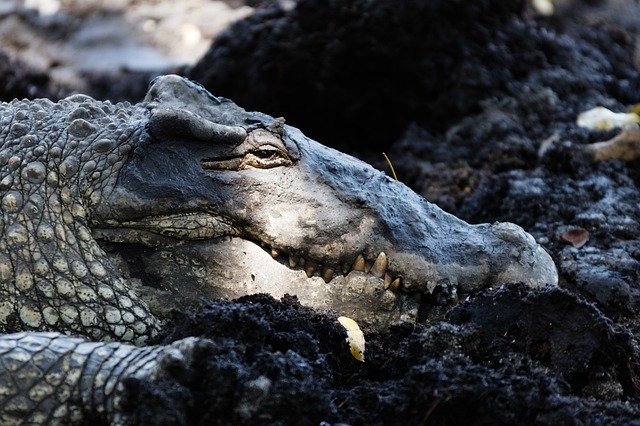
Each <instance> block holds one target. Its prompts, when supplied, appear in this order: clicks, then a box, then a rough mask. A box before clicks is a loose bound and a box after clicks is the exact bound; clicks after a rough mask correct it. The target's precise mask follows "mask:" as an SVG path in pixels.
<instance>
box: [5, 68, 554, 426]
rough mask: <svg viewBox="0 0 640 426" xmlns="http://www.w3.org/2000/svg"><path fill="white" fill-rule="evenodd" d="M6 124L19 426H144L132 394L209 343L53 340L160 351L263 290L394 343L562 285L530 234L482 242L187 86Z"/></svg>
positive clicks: (452, 220) (475, 231)
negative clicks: (402, 328)
mask: <svg viewBox="0 0 640 426" xmlns="http://www.w3.org/2000/svg"><path fill="white" fill-rule="evenodd" d="M0 119H1V120H2V121H1V122H0V141H2V146H1V148H0V170H1V175H0V199H1V205H2V216H1V217H0V226H1V229H2V234H1V235H0V331H2V332H4V333H10V332H16V331H26V332H30V333H23V334H18V335H5V336H2V337H0V395H1V396H2V401H0V422H2V423H3V424H5V423H12V422H17V421H19V420H20V419H22V420H25V419H28V420H29V421H31V422H33V423H45V422H53V423H55V422H60V423H71V422H76V421H81V420H82V418H83V416H84V415H85V414H86V413H88V412H90V413H92V415H97V416H99V417H104V418H105V419H107V420H108V421H110V422H114V423H116V424H117V423H120V422H126V418H123V417H122V416H121V414H119V413H120V411H119V408H118V407H119V402H118V395H119V392H121V390H122V386H121V385H119V383H120V381H121V380H122V378H124V377H127V376H130V375H136V376H137V377H150V378H155V377H159V376H162V375H163V374H164V372H165V371H164V370H165V367H164V365H165V364H164V361H163V360H165V359H171V360H173V361H172V362H175V359H179V360H182V361H184V362H188V359H189V356H190V354H191V352H192V351H193V347H194V345H195V346H197V345H202V344H207V342H206V341H203V340H198V339H190V340H187V341H181V342H177V343H175V344H174V345H171V346H168V347H146V348H138V347H135V346H131V345H127V344H124V343H91V342H88V341H85V340H82V339H78V338H71V337H66V336H63V335H59V334H56V333H44V334H43V333H35V331H56V332H63V333H65V334H76V335H80V336H84V337H88V338H90V339H93V340H100V341H108V340H118V341H120V342H130V343H135V344H137V345H142V344H144V342H145V341H146V340H147V339H148V338H149V337H152V336H154V335H155V334H156V333H157V332H158V330H159V328H160V327H161V326H162V321H163V320H162V318H161V316H162V315H163V314H164V313H165V311H166V309H162V307H163V306H164V307H167V306H169V307H170V306H172V304H171V303H170V302H174V301H177V303H178V304H183V303H198V302H200V301H201V300H203V299H210V298H211V297H230V296H238V295H241V294H247V293H252V292H256V291H262V292H269V293H272V294H274V295H276V296H279V295H282V294H284V293H287V292H288V293H295V294H296V295H298V297H299V298H300V299H301V301H302V302H303V303H307V304H309V305H311V306H315V307H320V308H323V307H325V308H332V309H334V310H335V311H336V312H338V313H339V314H344V315H349V316H352V317H354V318H355V319H358V320H361V321H365V322H369V323H382V324H386V323H388V322H390V321H396V320H398V319H401V320H416V319H417V317H418V316H419V315H420V313H421V312H422V313H424V312H425V311H427V310H428V309H427V308H426V306H427V305H429V304H431V303H433V302H441V303H447V302H450V301H454V300H455V299H456V297H457V296H458V295H460V294H463V295H465V294H470V293H473V292H476V291H478V290H480V289H482V288H486V287H490V286H499V285H501V284H504V283H507V282H514V281H521V282H525V283H527V284H529V285H530V286H533V287H542V286H546V285H556V284H557V272H556V269H555V266H554V264H553V262H552V261H551V258H550V257H549V255H548V254H547V253H546V252H545V251H544V249H542V248H541V247H540V246H539V245H538V244H536V242H535V241H534V240H533V238H532V237H531V236H530V235H529V234H527V233H526V232H524V231H523V230H522V229H521V228H520V227H518V226H516V225H513V224H509V223H495V224H492V225H489V224H482V225H469V224H467V223H465V222H464V221H461V220H459V219H457V218H456V217H454V216H452V215H450V214H447V213H445V212H443V211H442V210H440V209H439V208H438V207H437V206H435V205H433V204H430V203H428V202H427V201H426V200H424V199H423V198H422V197H420V196H418V195H417V194H415V193H414V192H413V191H411V190H410V189H409V188H407V187H406V186H405V185H403V184H402V183H399V182H397V181H395V180H392V179H390V178H389V177H387V176H386V175H385V174H383V173H381V172H379V171H376V170H375V169H373V168H372V167H370V166H369V165H367V164H365V163H363V162H361V161H358V160H356V159H354V158H352V157H350V156H347V155H345V154H342V153H340V152H337V151H335V150H332V149H330V148H327V147H324V146H322V145H320V144H318V143H317V142H314V141H312V140H309V139H308V138H306V137H305V136H304V135H303V134H302V133H301V132H300V131H298V130H297V129H295V128H293V127H290V126H286V125H284V120H282V119H274V118H272V117H269V116H267V115H264V114H261V113H255V112H246V111H244V110H243V109H241V108H240V107H238V106H236V105H235V104H233V103H232V102H231V101H229V100H226V99H222V98H216V97H214V96H212V95H211V94H209V93H208V92H206V91H205V90H204V89H203V88H202V87H201V86H199V85H197V84H195V83H193V82H190V81H188V80H185V79H182V78H180V77H177V76H164V77H161V78H158V79H156V80H155V81H154V82H153V83H152V85H151V87H150V89H149V92H148V94H147V97H146V98H145V100H144V102H142V103H140V104H138V105H129V104H127V103H125V104H118V105H112V104H110V103H109V102H98V101H95V100H93V99H91V98H89V97H86V96H82V95H77V96H72V97H70V98H67V99H64V100H62V101H60V102H59V103H57V104H54V103H52V102H50V101H48V100H36V101H31V102H29V101H14V102H12V103H10V104H1V105H0ZM145 250H147V251H146V252H145ZM140 253H142V254H140ZM132 259H133V260H132ZM141 265H142V266H141ZM149 271H154V273H153V274H150V272H149ZM145 284H153V286H150V285H145ZM174 303H175V302H174ZM423 316H424V315H423ZM185 360H187V361H185ZM182 361H181V362H182ZM60 392H62V394H61V393H60ZM60 395H64V396H65V397H64V398H62V397H60Z"/></svg>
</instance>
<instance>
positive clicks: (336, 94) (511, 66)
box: [188, 0, 541, 151]
mask: <svg viewBox="0 0 640 426" xmlns="http://www.w3.org/2000/svg"><path fill="white" fill-rule="evenodd" d="M289 4H293V3H292V2H290V3H289ZM524 4H525V2H524V1H489V0H482V1H475V2H472V3H468V4H464V5H463V4H460V3H459V2H450V1H421V0H410V1H407V0H378V1H375V2H371V1H367V0H354V1H349V2H346V3H345V2H344V1H338V0H299V1H298V2H296V3H295V7H291V8H287V9H286V10H285V9H282V8H278V7H275V8H268V9H265V10H261V11H258V12H257V13H255V14H254V15H253V16H251V17H249V18H248V19H245V20H243V21H240V22H238V23H237V24H235V25H234V26H232V27H231V28H230V29H229V30H228V31H227V32H225V33H224V34H222V35H221V36H219V37H218V38H217V39H216V40H215V42H214V44H213V45H212V47H211V49H210V50H209V52H208V53H207V54H206V55H205V57H204V58H203V59H202V60H201V61H200V62H199V63H198V64H197V65H196V66H195V67H193V69H192V70H191V71H190V72H189V73H188V75H189V77H190V78H193V79H195V80H197V81H199V82H200V83H202V84H203V85H204V86H205V87H207V89H209V90H210V91H211V92H212V93H215V94H219V95H222V96H226V97H229V98H231V99H234V100H235V101H236V102H237V103H238V104H239V105H242V106H244V107H245V108H248V109H255V110H260V111H264V112H267V113H269V114H272V115H275V116H285V117H286V118H287V120H289V122H290V123H291V124H293V125H294V126H297V127H300V128H302V129H304V130H305V132H306V133H307V134H308V135H309V136H310V137H312V138H315V139H317V140H319V141H321V142H322V143H325V144H328V145H333V146H339V147H342V148H345V149H349V150H352V151H364V150H370V149H379V148H381V147H385V146H388V145H389V144H390V143H391V142H392V141H393V140H394V139H395V138H396V137H397V136H399V135H400V134H401V133H402V131H403V130H404V128H405V127H406V126H407V124H409V123H411V122H412V121H418V122H420V123H422V124H424V125H426V126H428V127H429V128H432V129H433V128H437V129H443V128H446V127H447V126H449V125H450V124H451V123H453V122H455V121H456V120H458V119H460V117H463V116H465V115H467V114H469V113H471V112H474V111H476V110H477V108H478V102H479V101H480V100H481V99H483V98H484V97H486V94H487V90H489V89H490V90H494V89H496V88H499V87H502V86H505V85H507V84H508V83H509V82H510V81H511V80H514V79H517V78H519V77H520V75H522V74H526V73H528V72H529V70H530V69H533V68H534V67H535V66H536V65H537V64H538V56H539V54H538V53H536V51H537V50H539V48H540V47H541V46H538V44H539V40H538V39H536V38H530V37H529V34H524V33H521V34H520V35H521V36H520V37H517V38H516V37H514V36H513V35H514V34H511V33H514V31H511V33H509V32H504V30H503V29H504V28H506V27H509V26H510V25H513V24H510V22H511V21H513V20H514V19H515V18H516V17H517V16H518V14H520V13H522V11H523V10H524ZM516 47H517V48H516ZM510 52H515V53H510Z"/></svg>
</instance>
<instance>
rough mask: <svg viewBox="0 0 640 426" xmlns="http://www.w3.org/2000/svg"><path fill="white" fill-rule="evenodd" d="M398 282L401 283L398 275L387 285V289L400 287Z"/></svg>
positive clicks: (394, 289)
mask: <svg viewBox="0 0 640 426" xmlns="http://www.w3.org/2000/svg"><path fill="white" fill-rule="evenodd" d="M400 284H402V280H401V279H400V277H398V278H396V279H395V280H393V282H392V283H391V284H390V285H389V289H391V290H393V291H396V290H398V289H399V288H400Z"/></svg>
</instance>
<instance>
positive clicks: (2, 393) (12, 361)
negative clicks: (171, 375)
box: [0, 333, 208, 425]
mask: <svg viewBox="0 0 640 426" xmlns="http://www.w3.org/2000/svg"><path fill="white" fill-rule="evenodd" d="M203 343H204V344H207V343H208V341H206V340H202V339H197V338H187V339H184V340H180V341H177V342H175V343H173V344H171V345H168V346H149V347H137V346H132V345H127V344H123V343H96V342H89V341H87V340H84V339H81V338H75V337H69V336H65V335H62V334H59V333H17V334H9V335H4V336H1V337H0V424H3V425H9V424H65V425H66V424H80V423H83V422H86V421H87V419H92V420H93V419H95V420H97V421H100V422H103V421H104V422H108V423H109V424H115V425H118V424H125V423H127V418H126V416H124V415H123V414H122V413H121V410H120V404H121V398H120V397H121V395H122V392H123V390H124V386H123V384H122V381H123V379H125V378H151V379H154V378H161V377H163V375H165V374H166V372H167V371H169V370H171V369H172V368H173V369H175V366H176V365H177V364H180V363H182V362H183V361H184V360H185V359H186V358H188V357H189V354H191V353H192V351H193V348H194V347H196V346H197V345H198V344H203Z"/></svg>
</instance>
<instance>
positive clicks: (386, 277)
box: [384, 273, 393, 290]
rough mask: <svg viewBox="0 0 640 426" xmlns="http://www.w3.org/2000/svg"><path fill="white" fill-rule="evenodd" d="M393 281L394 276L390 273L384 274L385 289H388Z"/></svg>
mask: <svg viewBox="0 0 640 426" xmlns="http://www.w3.org/2000/svg"><path fill="white" fill-rule="evenodd" d="M392 282H393V277H392V276H391V275H389V274H386V273H385V274H384V289H385V290H386V289H388V288H389V286H390V285H391V283H392Z"/></svg>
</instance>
